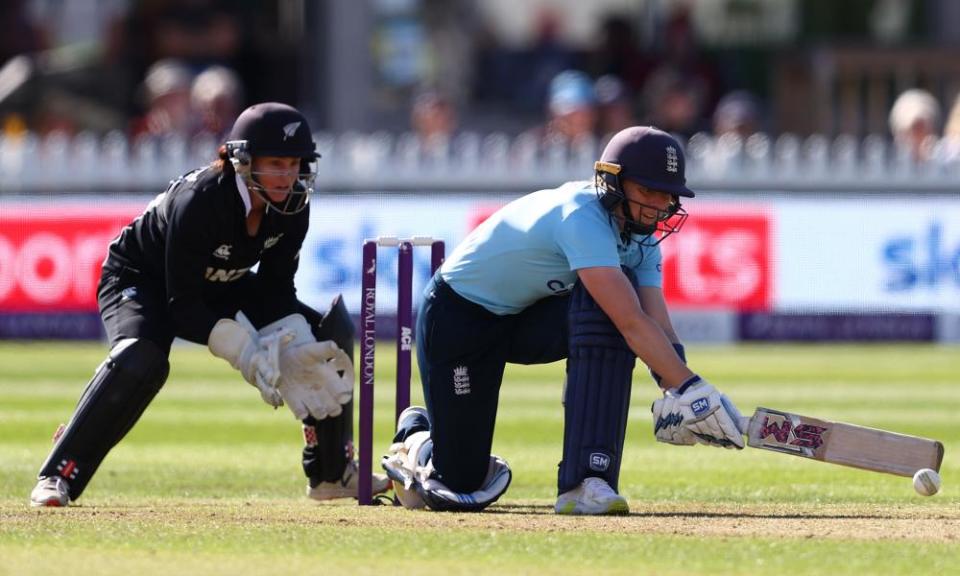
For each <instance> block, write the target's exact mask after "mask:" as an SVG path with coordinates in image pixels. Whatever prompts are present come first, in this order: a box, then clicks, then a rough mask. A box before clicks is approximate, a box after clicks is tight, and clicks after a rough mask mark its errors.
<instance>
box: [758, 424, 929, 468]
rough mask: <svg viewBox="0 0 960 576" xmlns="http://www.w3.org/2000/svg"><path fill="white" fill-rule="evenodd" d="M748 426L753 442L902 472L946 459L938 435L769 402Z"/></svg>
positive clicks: (767, 447) (846, 463)
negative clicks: (898, 430) (829, 417)
mask: <svg viewBox="0 0 960 576" xmlns="http://www.w3.org/2000/svg"><path fill="white" fill-rule="evenodd" d="M746 431H747V445H748V446H752V447H753V448H761V449H763V450H774V451H776V452H783V453H785V454H792V455H794V456H802V457H804V458H812V459H814V460H821V461H823V462H830V463H832V464H840V465H843V466H852V467H854V468H861V469H864V470H872V471H874V472H885V473H887V474H896V475H898V476H913V474H914V473H915V472H916V471H917V470H920V469H921V468H932V469H933V470H936V471H938V472H939V471H940V463H941V462H942V461H943V444H941V443H940V442H937V441H936V440H929V439H927V438H920V437H918V436H908V435H906V434H897V433H895V432H888V431H886V430H877V429H875V428H867V427H864V426H855V425H853V424H844V423H842V422H830V421H828V420H819V419H817V418H810V417H808V416H801V415H800V414H792V413H790V412H783V411H780V410H772V409H770V408H757V410H756V412H754V414H753V416H751V417H750V419H749V421H748V423H747V426H746Z"/></svg>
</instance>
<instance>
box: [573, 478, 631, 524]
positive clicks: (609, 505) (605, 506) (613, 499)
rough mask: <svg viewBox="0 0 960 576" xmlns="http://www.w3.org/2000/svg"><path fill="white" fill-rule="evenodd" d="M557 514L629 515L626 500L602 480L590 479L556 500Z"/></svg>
mask: <svg viewBox="0 0 960 576" xmlns="http://www.w3.org/2000/svg"><path fill="white" fill-rule="evenodd" d="M554 509H555V510H556V511H557V514H591V515H605V514H629V513H630V506H629V505H627V499H626V498H624V497H623V496H621V495H619V494H617V493H616V492H614V491H613V488H611V487H610V485H609V484H607V482H606V481H605V480H604V479H603V478H594V477H590V478H587V479H585V480H584V481H583V482H581V483H580V485H579V486H577V487H576V488H574V489H573V490H568V491H567V492H564V493H563V494H561V495H560V496H559V497H558V498H557V505H556V507H555V508H554Z"/></svg>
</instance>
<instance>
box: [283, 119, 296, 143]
mask: <svg viewBox="0 0 960 576" xmlns="http://www.w3.org/2000/svg"><path fill="white" fill-rule="evenodd" d="M299 127H300V122H291V123H289V124H287V125H286V126H284V127H283V140H284V141H286V140H287V138H293V135H294V134H296V133H297V128H299Z"/></svg>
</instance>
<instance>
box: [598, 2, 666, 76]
mask: <svg viewBox="0 0 960 576" xmlns="http://www.w3.org/2000/svg"><path fill="white" fill-rule="evenodd" d="M599 38H600V44H599V46H597V48H596V49H595V50H594V52H593V54H591V55H590V68H591V70H592V71H593V73H594V74H596V75H599V76H603V75H607V74H612V75H614V76H616V77H617V78H620V79H621V80H622V82H623V83H624V84H625V85H626V88H627V89H628V91H629V92H631V93H633V94H637V93H639V92H640V91H641V90H642V89H643V84H644V82H645V81H646V79H647V76H648V75H649V74H650V72H651V70H652V69H653V65H654V63H653V60H652V59H651V58H650V56H649V55H648V54H647V53H645V52H644V51H642V50H641V49H640V42H639V39H638V38H637V37H636V34H635V33H634V28H633V24H632V23H631V22H630V20H628V19H627V18H626V17H624V16H621V15H618V14H614V15H609V16H607V17H605V18H604V19H603V23H602V24H601V26H600V36H599Z"/></svg>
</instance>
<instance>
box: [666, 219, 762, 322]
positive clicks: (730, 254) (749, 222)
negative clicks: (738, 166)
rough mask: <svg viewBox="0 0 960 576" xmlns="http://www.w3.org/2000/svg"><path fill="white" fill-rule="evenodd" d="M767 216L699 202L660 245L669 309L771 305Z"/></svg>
mask: <svg viewBox="0 0 960 576" xmlns="http://www.w3.org/2000/svg"><path fill="white" fill-rule="evenodd" d="M772 244H773V238H772V230H771V218H770V215H769V214H768V213H767V212H765V211H762V210H744V209H742V208H738V207H734V206H731V207H729V208H727V207H724V208H722V209H710V208H707V207H700V206H698V207H697V209H696V211H694V212H693V213H692V214H691V216H690V218H689V219H688V220H687V222H686V224H685V225H684V227H683V229H682V230H681V231H680V232H679V233H677V234H675V235H673V236H671V237H670V238H669V239H667V240H666V241H665V242H663V243H662V244H661V245H660V246H661V248H662V250H663V256H664V264H663V289H664V296H665V297H666V299H667V303H668V304H669V305H670V307H671V308H699V309H707V308H712V309H732V310H749V311H763V310H770V309H771V307H772V305H773V278H774V270H773V253H772V252H773V246H772Z"/></svg>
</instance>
